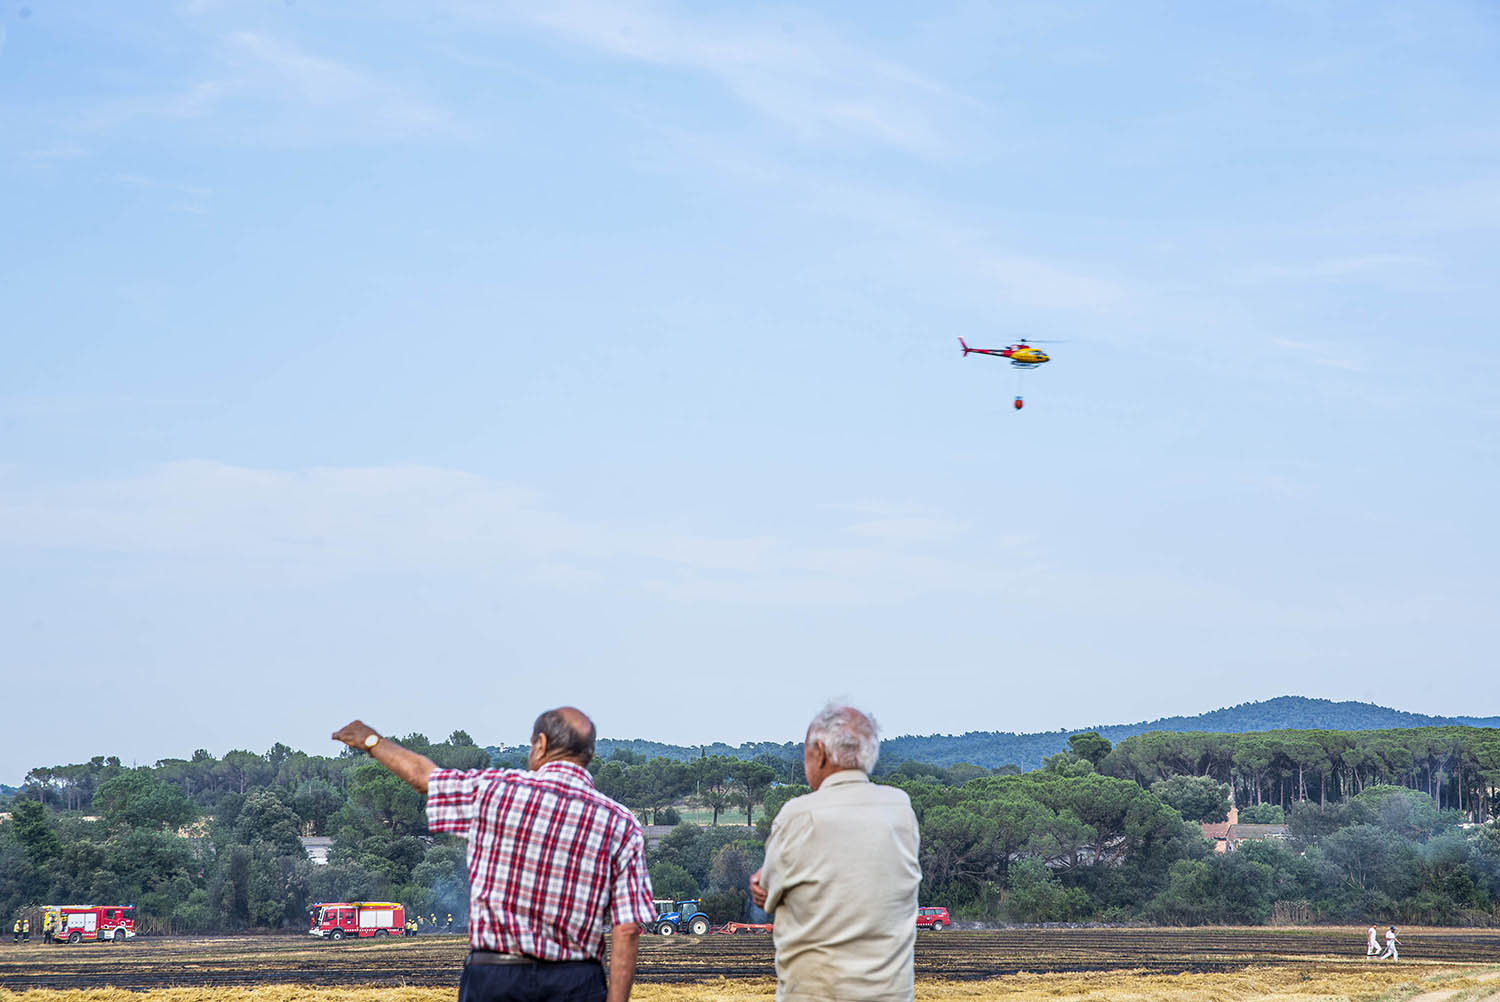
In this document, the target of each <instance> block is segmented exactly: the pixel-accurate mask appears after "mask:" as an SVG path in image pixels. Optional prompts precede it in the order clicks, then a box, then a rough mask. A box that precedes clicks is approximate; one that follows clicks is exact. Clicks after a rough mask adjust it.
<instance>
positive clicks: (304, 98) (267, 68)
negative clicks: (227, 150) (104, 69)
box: [82, 31, 462, 144]
mask: <svg viewBox="0 0 1500 1002" xmlns="http://www.w3.org/2000/svg"><path fill="white" fill-rule="evenodd" d="M215 53H216V66H215V68H214V69H213V71H211V72H210V73H208V74H206V75H205V76H204V78H202V79H198V80H195V81H193V82H191V83H189V84H186V85H184V86H182V87H180V88H179V89H177V90H175V91H169V92H166V93H161V94H155V95H136V96H131V97H123V98H116V99H112V100H110V101H107V102H104V103H103V104H101V105H99V106H98V107H96V108H95V109H93V110H92V111H91V112H89V113H88V114H86V115H85V116H84V118H83V120H82V124H83V126H84V127H85V128H86V129H91V130H94V131H110V130H113V129H117V128H119V127H121V126H123V125H126V124H128V123H130V122H133V121H139V120H152V119H154V120H163V121H173V120H207V121H223V122H225V123H226V124H228V123H229V122H230V121H233V123H234V126H235V129H236V131H237V133H239V134H241V135H243V136H248V137H252V138H254V139H255V140H257V141H263V142H286V143H291V144H304V143H318V142H324V141H328V140H334V139H336V140H340V141H361V140H365V141H381V140H392V139H405V138H411V137H416V136H428V135H434V134H457V133H460V132H462V128H461V127H460V125H459V123H458V122H457V120H456V119H455V118H454V116H453V115H452V114H451V113H449V112H448V111H447V110H446V109H444V108H442V107H440V106H438V105H436V104H433V103H432V102H430V101H427V100H425V99H423V98H420V97H417V96H416V95H414V94H412V93H411V92H410V91H409V90H407V89H406V88H403V87H401V86H399V85H398V84H395V83H393V82H390V81H388V80H386V79H383V78H382V77H380V76H379V75H377V74H375V73H373V72H371V71H369V70H367V69H364V68H362V67H358V66H355V65H353V64H350V63H347V62H340V61H338V60H335V59H332V58H329V57H327V56H323V55H319V54H316V53H313V52H310V51H308V50H307V49H305V48H303V47H301V46H299V45H297V44H295V43H293V42H290V41H287V40H285V39H280V38H275V37H273V36H271V35H269V34H266V33H263V32H254V31H235V32H232V33H229V34H227V35H225V36H224V37H223V38H221V39H220V42H219V44H218V45H217V47H216V50H215Z"/></svg>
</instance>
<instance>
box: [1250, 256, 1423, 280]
mask: <svg viewBox="0 0 1500 1002" xmlns="http://www.w3.org/2000/svg"><path fill="white" fill-rule="evenodd" d="M1432 266H1433V262H1432V261H1431V260H1430V259H1428V258H1425V257H1421V256H1418V255H1415V254H1358V255H1353V256H1350V257H1335V258H1323V259H1321V260H1317V261H1305V262H1301V263H1296V264H1264V265H1256V266H1253V267H1250V268H1245V269H1242V270H1241V271H1240V272H1239V273H1238V274H1237V275H1236V276H1235V277H1236V279H1237V280H1238V281H1239V282H1241V283H1243V284H1247V285H1256V284H1261V283H1266V282H1318V281H1337V280H1342V279H1349V280H1359V279H1366V278H1379V277H1384V276H1388V275H1390V274H1391V273H1392V272H1404V271H1412V270H1414V269H1428V268H1431V267H1432Z"/></svg>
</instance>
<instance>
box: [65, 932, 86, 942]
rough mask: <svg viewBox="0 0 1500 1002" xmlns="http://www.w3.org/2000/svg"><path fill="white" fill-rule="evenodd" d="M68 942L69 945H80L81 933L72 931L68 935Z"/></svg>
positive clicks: (81, 940)
mask: <svg viewBox="0 0 1500 1002" xmlns="http://www.w3.org/2000/svg"><path fill="white" fill-rule="evenodd" d="M68 942H69V943H82V942H83V933H81V932H79V931H78V930H77V929H74V930H73V931H72V932H70V933H68Z"/></svg>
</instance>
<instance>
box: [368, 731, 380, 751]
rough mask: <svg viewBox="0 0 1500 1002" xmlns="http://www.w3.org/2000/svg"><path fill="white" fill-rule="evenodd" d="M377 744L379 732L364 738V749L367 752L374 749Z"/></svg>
mask: <svg viewBox="0 0 1500 1002" xmlns="http://www.w3.org/2000/svg"><path fill="white" fill-rule="evenodd" d="M378 744H380V735H379V734H371V735H370V736H369V737H367V738H365V751H367V752H372V751H374V750H375V746H376V745H378Z"/></svg>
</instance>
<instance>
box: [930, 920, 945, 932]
mask: <svg viewBox="0 0 1500 1002" xmlns="http://www.w3.org/2000/svg"><path fill="white" fill-rule="evenodd" d="M932 931H933V932H942V931H943V923H942V922H934V923H932Z"/></svg>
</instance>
